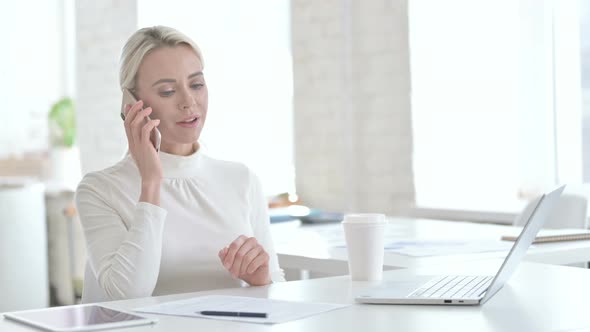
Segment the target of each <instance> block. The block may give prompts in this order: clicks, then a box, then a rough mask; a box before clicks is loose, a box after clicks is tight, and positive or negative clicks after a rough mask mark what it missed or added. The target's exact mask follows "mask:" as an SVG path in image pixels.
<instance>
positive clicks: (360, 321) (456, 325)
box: [0, 259, 590, 332]
mask: <svg viewBox="0 0 590 332" xmlns="http://www.w3.org/2000/svg"><path fill="white" fill-rule="evenodd" d="M500 263H501V261H500V260H497V259H494V260H486V261H478V262H470V263H468V264H460V265H456V266H444V267H443V266H431V267H421V268H417V269H403V270H394V271H386V272H385V273H384V282H390V281H394V280H404V279H408V278H412V276H414V275H415V274H437V273H464V274H473V273H476V274H477V273H482V274H489V273H493V272H494V271H495V270H496V269H497V267H498V266H499V265H500ZM589 280H590V270H587V269H580V268H572V267H562V266H554V265H545V264H538V263H522V264H521V265H520V266H519V268H518V269H517V271H516V273H515V275H514V276H513V278H512V279H511V280H510V282H509V283H508V284H507V285H506V286H505V287H504V288H503V289H502V290H500V291H499V292H498V293H497V294H496V295H495V296H494V297H493V298H492V299H491V300H490V301H488V302H487V303H486V304H485V305H483V306H472V307H458V306H424V305H414V306H411V305H368V304H354V297H355V296H356V295H357V294H358V293H359V292H361V291H362V290H363V289H365V288H366V287H368V286H372V285H377V284H379V283H375V282H373V283H370V282H351V281H350V280H349V278H348V277H347V276H341V277H331V278H320V279H311V280H301V281H292V282H284V283H278V284H273V285H269V286H265V287H250V288H236V289H224V290H216V291H207V292H199V293H190V294H178V295H171V296H163V297H153V298H144V299H135V300H126V301H117V302H106V303H104V305H106V306H108V307H112V308H117V309H123V310H132V309H134V308H138V307H142V306H147V305H151V304H156V303H161V302H166V301H172V300H179V299H185V298H190V297H195V296H201V295H209V294H225V295H237V296H252V297H263V298H272V299H280V300H292V301H310V302H330V303H343V304H352V305H351V306H349V307H346V308H344V309H340V310H335V311H331V312H327V313H323V314H320V315H316V316H311V317H308V318H304V319H301V320H297V321H291V322H287V323H283V324H277V325H259V324H251V323H240V322H229V321H217V320H210V319H199V318H188V317H174V316H161V315H154V316H155V317H157V318H158V319H159V322H158V323H157V324H155V325H154V326H148V327H135V328H125V329H120V330H116V331H121V332H124V331H128V332H133V331H146V332H158V331H166V332H168V331H236V330H239V331H271V330H272V331H306V332H308V331H310V332H313V331H322V332H324V331H339V332H347V331H388V332H390V331H450V330H453V331H470V332H471V331H479V332H481V331H518V332H522V331H571V330H575V329H581V328H589V329H590V315H588V308H590V296H588V294H590V282H588V281H589ZM0 331H14V332H24V331H36V330H34V329H32V328H29V327H26V326H23V325H20V324H18V323H14V322H12V321H9V320H6V319H4V318H0Z"/></svg>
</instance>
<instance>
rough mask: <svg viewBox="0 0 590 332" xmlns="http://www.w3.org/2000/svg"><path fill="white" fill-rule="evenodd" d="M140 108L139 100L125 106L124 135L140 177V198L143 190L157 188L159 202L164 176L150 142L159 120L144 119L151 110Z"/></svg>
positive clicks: (141, 102) (154, 149)
mask: <svg viewBox="0 0 590 332" xmlns="http://www.w3.org/2000/svg"><path fill="white" fill-rule="evenodd" d="M142 107H143V101H141V100H140V101H138V102H137V103H135V104H134V105H125V112H126V113H125V133H126V134H127V141H128V143H129V153H131V156H132V157H133V159H134V160H135V163H136V164H137V168H138V169H139V174H140V175H141V182H142V196H144V191H145V190H148V189H152V190H155V189H156V188H157V191H158V195H157V196H158V197H157V198H158V199H157V200H158V201H159V189H160V183H161V182H162V178H163V177H164V176H163V172H162V164H161V163H160V158H159V157H158V152H157V151H156V148H154V145H153V144H152V142H151V141H150V133H151V131H152V130H155V128H156V127H157V126H158V125H159V124H160V120H158V119H156V120H147V119H146V117H147V116H148V115H150V114H151V113H152V108H151V107H146V108H145V109H142ZM146 121H147V122H146ZM152 194H154V193H152ZM149 196H152V195H149Z"/></svg>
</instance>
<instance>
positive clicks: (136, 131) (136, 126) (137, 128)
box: [129, 107, 152, 142]
mask: <svg viewBox="0 0 590 332" xmlns="http://www.w3.org/2000/svg"><path fill="white" fill-rule="evenodd" d="M151 113H152V108H151V107H146V108H144V109H142V110H140V111H138V112H137V113H136V114H135V119H133V121H132V122H131V124H130V125H129V129H130V130H131V135H132V136H133V139H134V140H135V142H141V137H142V133H141V130H142V128H143V126H144V124H145V122H146V121H148V120H147V119H146V117H147V116H148V115H150V114H151Z"/></svg>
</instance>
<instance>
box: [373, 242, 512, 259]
mask: <svg viewBox="0 0 590 332" xmlns="http://www.w3.org/2000/svg"><path fill="white" fill-rule="evenodd" d="M513 245H514V243H513V242H506V241H496V240H477V241H461V240H456V241H453V240H399V241H393V242H389V243H387V244H386V245H385V251H386V252H395V253H398V254H401V255H406V256H414V257H426V256H446V255H465V254H475V253H482V252H506V253H507V252H508V251H510V248H512V246H513Z"/></svg>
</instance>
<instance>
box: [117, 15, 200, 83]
mask: <svg viewBox="0 0 590 332" xmlns="http://www.w3.org/2000/svg"><path fill="white" fill-rule="evenodd" d="M181 44H184V45H187V46H189V47H191V48H192V49H193V50H194V51H195V53H196V54H197V57H198V58H199V60H200V61H201V64H202V65H203V67H204V66H205V64H204V62H203V56H202V54H201V50H200V49H199V46H197V44H196V43H195V42H194V41H193V40H192V39H190V38H189V37H187V36H186V35H184V34H183V33H181V32H180V31H178V30H176V29H173V28H170V27H166V26H161V25H158V26H154V27H149V28H143V29H139V30H137V31H136V32H135V33H134V34H133V35H131V37H129V39H128V40H127V43H125V46H124V47H123V52H122V53H121V68H120V69H119V84H120V85H121V90H123V89H129V90H131V91H133V90H135V85H136V79H137V71H138V70H139V66H140V65H141V62H142V61H143V58H144V57H145V56H146V55H147V54H149V53H150V52H151V51H153V50H155V49H158V48H161V47H174V46H177V45H181Z"/></svg>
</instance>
